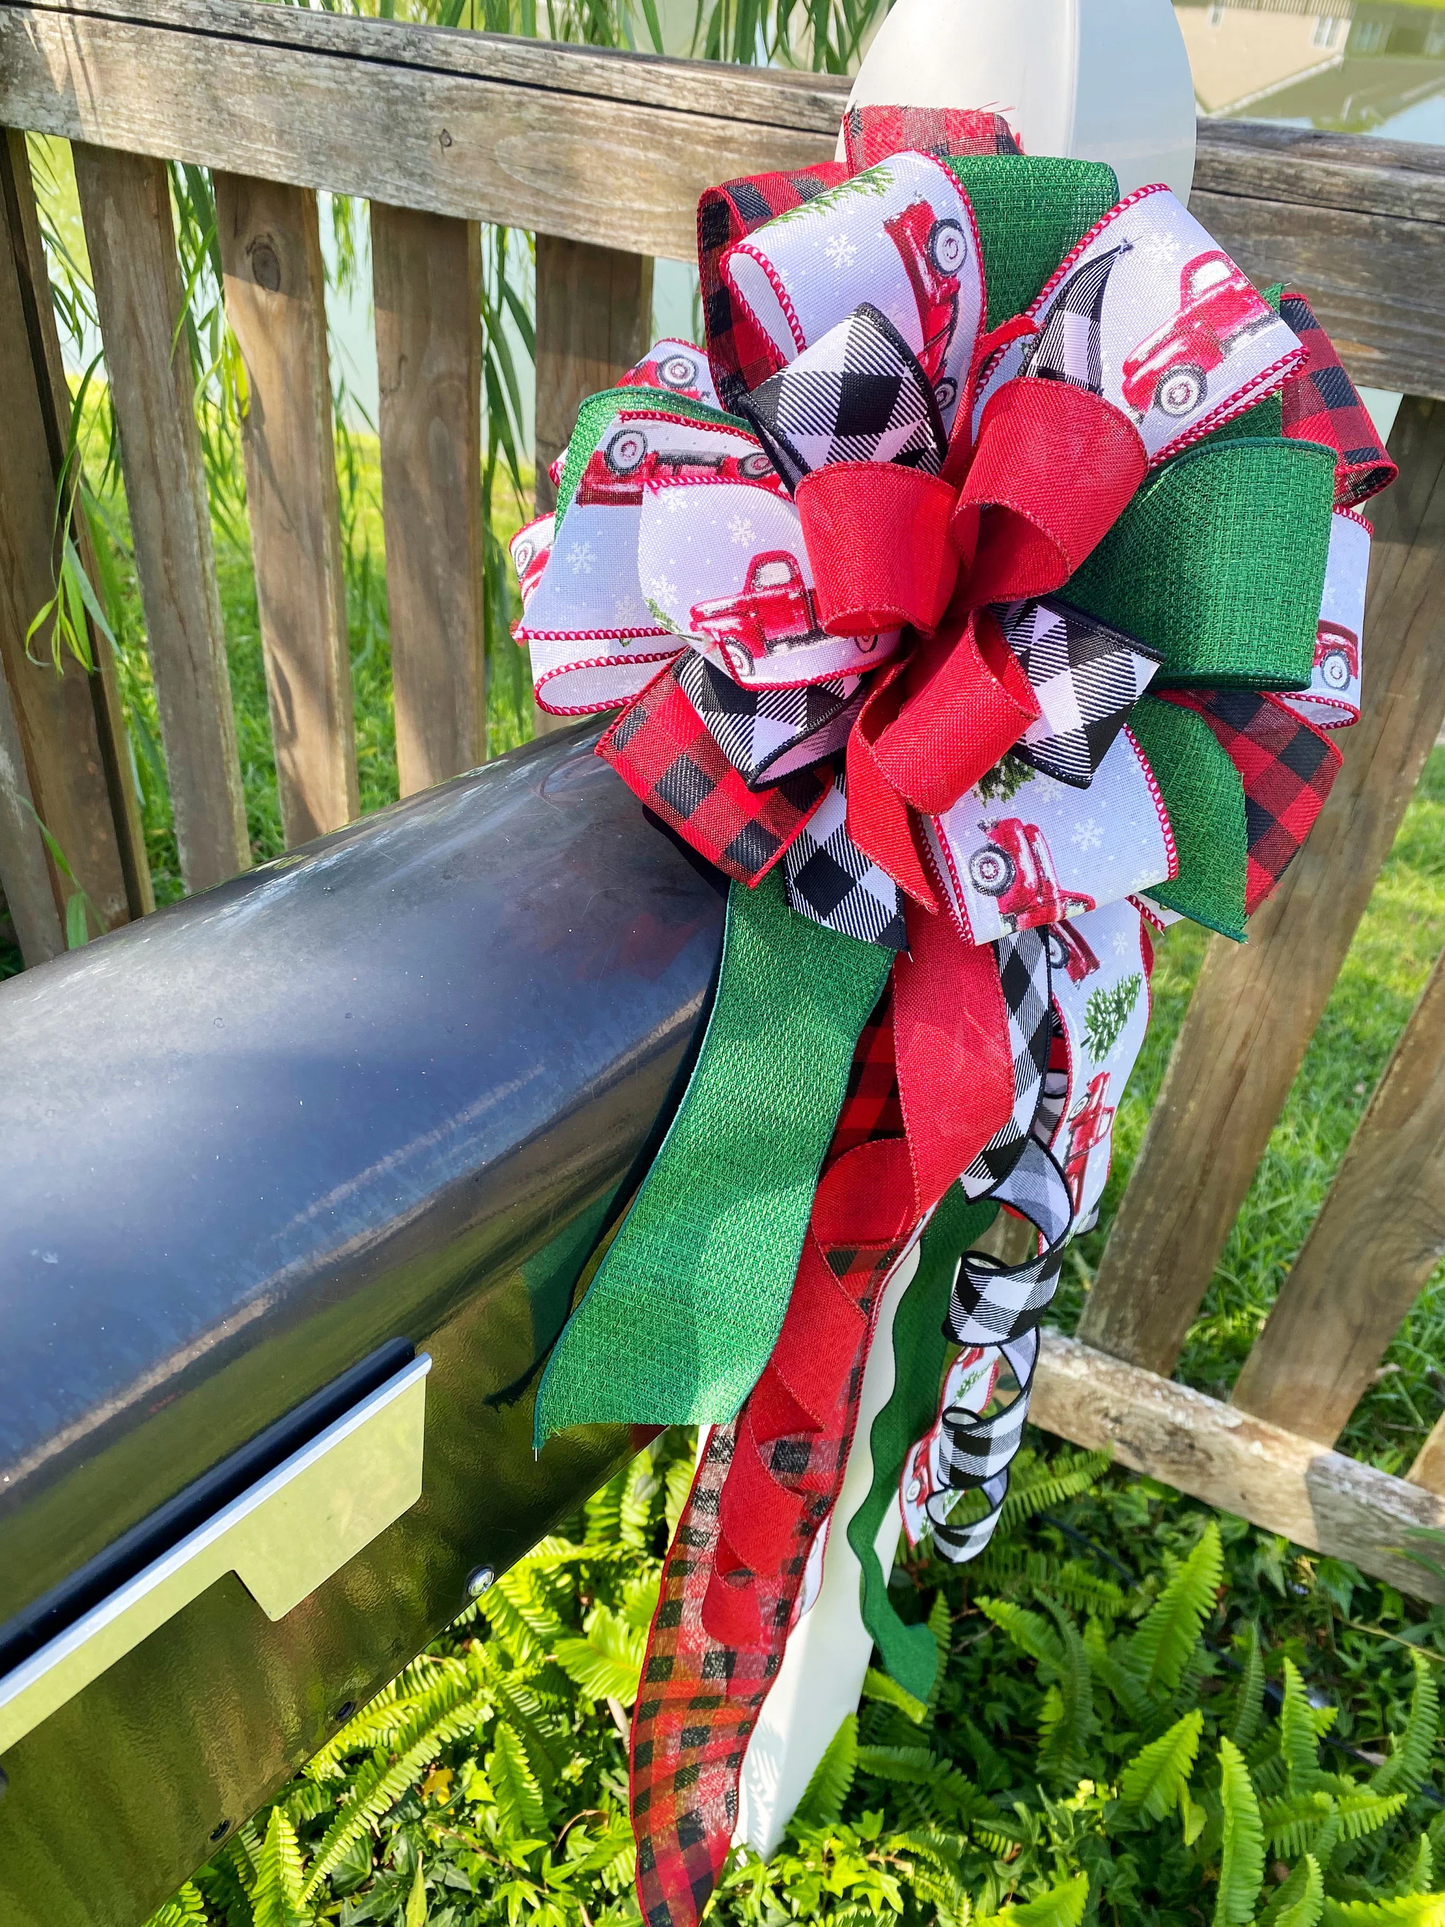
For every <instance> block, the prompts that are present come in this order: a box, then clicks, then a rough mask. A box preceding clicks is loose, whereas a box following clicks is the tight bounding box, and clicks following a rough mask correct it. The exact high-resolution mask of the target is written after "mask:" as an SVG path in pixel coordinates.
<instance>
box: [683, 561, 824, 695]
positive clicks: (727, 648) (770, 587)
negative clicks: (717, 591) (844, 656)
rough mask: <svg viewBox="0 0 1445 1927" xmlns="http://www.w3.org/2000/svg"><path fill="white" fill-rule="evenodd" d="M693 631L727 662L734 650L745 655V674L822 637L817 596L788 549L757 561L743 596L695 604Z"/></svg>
mask: <svg viewBox="0 0 1445 1927" xmlns="http://www.w3.org/2000/svg"><path fill="white" fill-rule="evenodd" d="M692 626H693V629H694V631H695V632H696V633H697V634H699V635H704V636H707V637H708V638H709V640H711V641H712V642H715V643H716V644H717V645H718V647H719V648H720V649H722V650H723V651H724V652H725V653H726V654H727V656H728V659H729V661H734V660H736V659H735V658H734V655H733V651H734V650H742V651H745V652H746V653H745V655H744V657H743V660H742V661H741V662H739V663H738V665H737V666H738V668H739V670H740V671H741V672H742V673H744V674H746V672H747V669H748V667H749V661H750V660H751V661H752V662H756V661H757V660H758V658H759V657H760V656H767V655H772V654H773V653H774V651H776V650H779V649H791V648H796V647H797V645H798V644H799V643H802V642H816V641H817V639H818V637H819V636H821V635H822V633H823V626H822V624H821V623H820V622H819V621H818V605H817V603H816V602H815V601H814V600H813V591H812V590H811V589H810V588H809V587H808V585H807V584H806V583H805V582H804V580H803V571H802V569H801V568H800V567H799V566H798V558H797V557H796V556H795V555H790V554H789V552H788V551H787V550H786V549H768V550H766V551H765V552H764V553H763V554H762V555H755V556H754V557H753V559H752V561H751V562H750V563H749V564H748V573H747V580H746V581H745V582H744V584H743V586H742V590H741V592H740V593H739V594H737V595H731V596H718V597H716V598H715V599H714V600H713V601H711V602H699V603H697V604H696V605H695V606H694V608H693V611H692Z"/></svg>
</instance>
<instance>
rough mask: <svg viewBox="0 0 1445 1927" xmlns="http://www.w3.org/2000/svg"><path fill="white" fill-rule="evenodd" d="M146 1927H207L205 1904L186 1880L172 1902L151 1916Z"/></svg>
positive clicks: (169, 1901)
mask: <svg viewBox="0 0 1445 1927" xmlns="http://www.w3.org/2000/svg"><path fill="white" fill-rule="evenodd" d="M146 1927H208V1916H207V1913H206V1903H205V1902H204V1901H203V1900H202V1899H201V1896H200V1895H199V1894H198V1893H197V1892H196V1890H195V1888H194V1887H193V1886H192V1885H191V1883H190V1881H189V1880H188V1881H187V1882H186V1884H185V1886H184V1887H182V1888H181V1891H180V1892H179V1893H178V1894H177V1895H176V1896H175V1898H174V1899H173V1900H168V1901H167V1902H166V1904H165V1906H164V1907H162V1908H161V1910H160V1912H159V1913H158V1914H152V1915H151V1917H150V1919H149V1920H148V1921H147V1922H146Z"/></svg>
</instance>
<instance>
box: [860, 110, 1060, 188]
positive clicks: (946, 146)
mask: <svg viewBox="0 0 1445 1927" xmlns="http://www.w3.org/2000/svg"><path fill="white" fill-rule="evenodd" d="M843 144H844V148H845V150H846V153H847V156H848V171H849V173H850V174H861V173H862V171H863V169H864V168H865V167H872V166H874V165H875V164H876V163H877V162H878V161H886V160H888V159H889V158H890V157H891V156H892V155H894V154H934V155H936V156H937V157H938V159H939V160H941V161H944V160H947V159H948V158H949V156H950V155H951V154H1022V152H1023V151H1024V150H1023V148H1022V147H1021V146H1020V145H1019V142H1018V137H1017V136H1016V135H1015V133H1014V131H1013V129H1012V128H1011V127H1010V126H1009V124H1008V122H1007V121H1006V120H1005V119H1004V117H1003V115H1002V114H991V113H989V112H987V110H986V109H983V108H973V107H964V108H954V107H881V106H880V107H850V108H849V109H848V112H847V113H846V114H845V115H844V116H843Z"/></svg>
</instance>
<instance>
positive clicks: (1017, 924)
mask: <svg viewBox="0 0 1445 1927" xmlns="http://www.w3.org/2000/svg"><path fill="white" fill-rule="evenodd" d="M979 828H980V829H983V830H987V831H988V833H989V836H990V838H991V841H989V842H988V843H985V844H983V845H982V847H981V848H979V849H977V850H975V851H974V853H973V855H972V856H971V857H970V858H969V859H968V877H969V881H970V883H972V885H973V887H974V889H975V890H977V891H978V892H979V893H980V894H981V895H982V896H986V897H995V898H997V900H998V914H999V921H1000V922H1001V923H1002V924H1003V927H1004V929H1005V930H1010V931H1013V930H1035V929H1037V928H1038V927H1039V925H1040V924H1044V923H1062V922H1063V920H1064V918H1065V917H1071V916H1075V915H1077V914H1078V913H1079V912H1080V911H1084V910H1092V909H1093V908H1094V899H1093V898H1092V897H1086V896H1083V895H1081V894H1080V892H1079V891H1077V890H1065V889H1064V888H1063V887H1062V885H1061V884H1060V882H1059V875H1058V871H1057V870H1056V869H1055V868H1054V859H1053V853H1052V851H1051V850H1050V849H1049V846H1048V843H1047V841H1046V840H1045V837H1044V833H1043V831H1042V830H1041V829H1040V828H1039V826H1038V824H1037V823H1025V822H1023V821H1022V820H1021V819H1020V818H1019V817H1017V816H1005V817H994V818H992V819H991V820H988V821H985V822H983V823H981V824H980V825H979Z"/></svg>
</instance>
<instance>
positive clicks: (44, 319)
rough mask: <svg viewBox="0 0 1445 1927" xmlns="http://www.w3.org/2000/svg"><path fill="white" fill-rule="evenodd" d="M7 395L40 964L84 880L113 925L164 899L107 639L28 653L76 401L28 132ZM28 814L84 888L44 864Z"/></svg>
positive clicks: (32, 922)
mask: <svg viewBox="0 0 1445 1927" xmlns="http://www.w3.org/2000/svg"><path fill="white" fill-rule="evenodd" d="M0 395H3V397H4V406H3V408H0V669H3V676H4V681H5V683H6V685H7V695H6V708H7V710H8V711H9V718H8V722H7V724H6V726H5V727H4V730H3V735H0V753H4V752H5V751H8V753H9V755H10V756H15V755H17V754H18V756H19V758H20V761H19V763H18V764H17V767H16V782H15V788H14V791H13V794H12V796H11V797H10V799H9V801H8V802H7V805H6V809H5V811H4V815H3V820H0V880H3V883H4V888H5V892H6V899H7V901H8V903H9V905H10V908H11V912H12V915H13V917H14V920H15V925H16V932H17V935H18V936H19V938H20V942H21V949H22V955H23V956H24V958H25V961H26V962H27V963H39V962H41V961H42V960H43V959H45V958H46V957H49V956H53V955H55V954H56V952H57V951H59V950H63V949H64V947H65V906H66V903H67V901H68V899H69V898H70V896H71V894H72V893H73V891H74V889H75V887H76V885H79V887H80V888H81V889H83V890H84V891H85V893H86V895H87V897H88V898H89V900H90V903H91V905H92V907H93V909H94V911H95V913H96V915H97V916H98V917H99V918H100V921H101V923H102V924H103V925H104V927H105V928H106V929H113V928H115V926H116V925H118V924H121V923H124V922H126V921H127V919H128V918H130V917H132V916H141V915H143V914H144V913H145V912H146V911H147V910H149V909H150V908H151V907H152V906H153V904H154V901H155V899H154V897H153V895H152V893H151V880H150V871H149V869H148V867H147V865H146V858H145V845H144V839H143V837H142V834H141V827H140V813H139V803H138V799H137V797H136V794H135V789H134V785H133V783H132V780H131V772H130V760H129V752H128V750H127V747H126V739H125V724H124V721H123V718H122V716H121V708H120V698H119V695H118V692H117V690H116V686H115V670H114V665H113V663H112V661H111V658H110V649H109V645H108V644H107V643H106V640H105V637H104V636H103V635H102V634H101V633H100V632H99V630H98V629H96V627H95V625H94V624H91V625H89V627H90V636H89V642H90V649H91V655H92V660H93V661H94V662H95V664H96V668H95V671H94V672H93V673H87V672H86V670H85V669H84V668H83V667H82V665H81V664H80V663H79V662H78V661H76V660H75V659H74V657H72V656H70V655H68V654H67V655H65V656H63V658H62V663H61V669H60V673H57V672H56V669H55V668H54V666H53V664H52V662H51V659H50V654H49V641H48V638H47V639H44V640H37V642H36V644H35V645H34V648H33V651H28V650H27V646H26V632H27V630H28V629H29V627H30V624H31V621H32V620H33V618H34V617H35V616H36V615H37V614H38V613H39V611H40V610H41V608H42V607H43V606H44V605H45V604H46V603H47V602H48V601H49V600H50V597H51V595H52V593H53V592H54V587H55V566H56V561H57V555H56V550H55V535H56V526H55V500H56V483H57V479H58V476H59V472H60V467H61V464H62V462H63V460H64V457H65V449H66V440H67V434H68V429H69V420H70V404H69V390H68V389H67V387H66V384H65V376H64V372H63V370H62V368H61V362H60V343H59V339H58V337H57V335H56V330H55V315H54V311H53V309H52V307H51V303H50V290H49V281H48V277H47V270H46V265H45V255H44V250H43V248H42V245H41V240H40V229H39V222H38V219H37V215H36V209H35V195H34V189H33V187H32V185H31V179H30V163H29V158H28V156H27V153H26V148H25V137H24V135H23V134H19V133H15V132H11V131H5V132H4V133H3V137H0ZM74 539H75V541H76V544H77V550H78V553H79V555H80V558H81V562H82V566H84V565H85V563H86V561H87V558H88V554H89V544H88V542H87V541H86V539H85V536H84V534H83V532H82V531H81V530H79V529H77V530H75V532H74ZM12 726H13V727H12ZM27 806H28V807H27ZM32 811H33V812H35V813H38V816H39V818H40V820H41V821H43V822H44V824H45V826H46V828H47V829H48V830H49V832H50V834H51V835H52V836H53V837H54V839H55V841H56V843H57V845H58V846H59V848H60V849H61V851H62V852H63V853H64V855H65V859H66V861H67V863H68V864H69V866H70V868H71V870H72V872H73V874H74V877H75V880H76V881H75V884H72V883H69V882H67V881H66V879H65V878H64V877H62V876H61V874H60V873H59V871H58V870H57V869H56V867H55V865H54V864H53V863H52V862H51V861H50V860H49V858H48V857H47V855H46V853H45V845H44V840H43V838H42V836H41V832H40V828H39V823H37V821H36V815H35V814H32ZM42 878H44V880H45V881H44V887H42ZM47 892H48V897H49V900H48V902H47Z"/></svg>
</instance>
